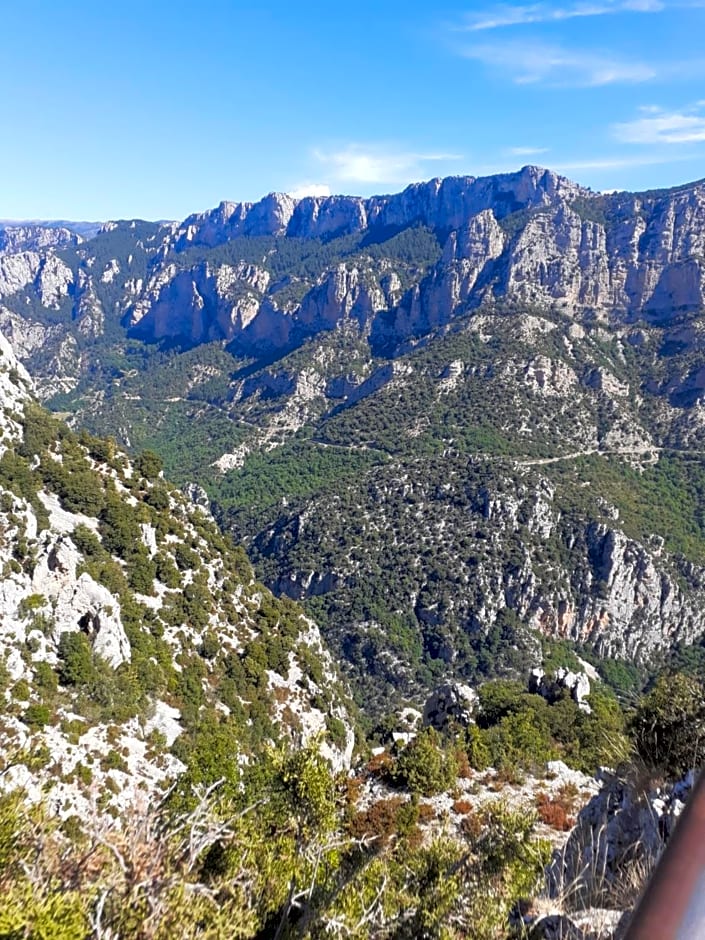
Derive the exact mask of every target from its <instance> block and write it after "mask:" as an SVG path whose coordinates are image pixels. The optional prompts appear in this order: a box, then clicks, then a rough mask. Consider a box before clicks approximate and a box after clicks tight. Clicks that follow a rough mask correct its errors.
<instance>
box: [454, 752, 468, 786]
mask: <svg viewBox="0 0 705 940" xmlns="http://www.w3.org/2000/svg"><path fill="white" fill-rule="evenodd" d="M455 760H456V762H457V764H458V770H457V775H458V776H459V777H462V778H463V779H464V780H467V779H468V778H469V777H472V767H471V766H470V761H469V760H468V755H467V752H466V751H464V750H463V748H458V750H457V751H456V752H455Z"/></svg>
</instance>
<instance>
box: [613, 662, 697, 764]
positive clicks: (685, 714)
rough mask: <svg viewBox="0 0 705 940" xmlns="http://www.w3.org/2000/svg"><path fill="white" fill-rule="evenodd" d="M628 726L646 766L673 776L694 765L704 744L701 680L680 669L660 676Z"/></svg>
mask: <svg viewBox="0 0 705 940" xmlns="http://www.w3.org/2000/svg"><path fill="white" fill-rule="evenodd" d="M631 730H632V734H633V737H634V743H635V744H636V748H637V750H638V752H639V754H640V755H641V757H642V759H643V760H644V761H645V762H646V763H647V764H649V765H650V766H653V767H656V768H658V769H660V770H662V771H664V772H665V773H666V774H669V775H676V776H682V775H683V774H685V773H686V772H687V771H688V770H690V769H691V768H694V767H698V766H699V765H700V764H701V763H702V760H703V746H704V745H705V701H704V700H703V687H702V684H701V683H700V682H698V680H697V679H694V678H691V677H690V676H685V675H683V674H682V673H676V674H675V675H671V676H661V677H660V678H659V679H658V680H657V682H656V684H655V686H654V687H653V689H652V690H651V691H650V692H649V693H648V694H647V695H645V696H644V697H643V699H642V700H641V702H640V703H639V706H638V707H637V710H636V713H635V715H634V718H633V720H632V724H631Z"/></svg>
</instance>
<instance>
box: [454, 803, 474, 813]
mask: <svg viewBox="0 0 705 940" xmlns="http://www.w3.org/2000/svg"><path fill="white" fill-rule="evenodd" d="M453 810H454V811H455V812H456V813H459V814H460V815H461V816H467V814H468V813H471V812H472V803H471V802H470V800H456V801H455V803H453Z"/></svg>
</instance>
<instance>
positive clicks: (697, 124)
mask: <svg viewBox="0 0 705 940" xmlns="http://www.w3.org/2000/svg"><path fill="white" fill-rule="evenodd" d="M704 108H705V102H703V101H698V102H696V104H694V105H692V106H690V107H687V108H682V109H681V110H679V111H665V110H663V109H662V108H659V107H657V106H655V105H649V106H648V107H645V108H641V109H640V111H641V112H642V114H646V115H648V117H639V118H635V119H634V120H633V121H624V122H622V123H618V124H613V125H612V133H613V135H614V137H615V138H616V139H617V140H619V141H622V143H626V144H651V145H652V144H692V143H699V142H701V141H705V114H704V113H703V109H704Z"/></svg>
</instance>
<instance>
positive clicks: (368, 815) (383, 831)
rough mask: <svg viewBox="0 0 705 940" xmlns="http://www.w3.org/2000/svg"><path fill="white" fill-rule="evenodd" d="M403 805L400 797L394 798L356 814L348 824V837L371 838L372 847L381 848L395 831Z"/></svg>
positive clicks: (379, 802)
mask: <svg viewBox="0 0 705 940" xmlns="http://www.w3.org/2000/svg"><path fill="white" fill-rule="evenodd" d="M403 803H404V800H402V798H401V797H400V796H394V797H391V798H390V799H388V800H379V801H378V802H377V803H373V804H372V805H371V806H369V807H368V808H367V809H365V810H361V811H360V812H359V813H356V814H355V815H354V816H353V818H352V819H351V820H350V822H349V823H348V831H349V833H350V835H351V836H352V837H353V838H354V839H370V838H372V839H374V840H375V842H374V847H375V848H376V849H380V848H382V847H383V846H384V845H386V844H387V842H388V841H389V839H390V838H391V836H393V835H395V833H396V831H397V825H398V816H399V809H400V807H401V806H402V805H403Z"/></svg>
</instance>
